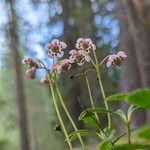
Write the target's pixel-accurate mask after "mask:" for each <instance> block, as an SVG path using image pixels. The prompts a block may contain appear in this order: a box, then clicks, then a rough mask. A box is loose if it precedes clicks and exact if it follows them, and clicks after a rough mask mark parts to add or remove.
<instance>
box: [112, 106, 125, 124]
mask: <svg viewBox="0 0 150 150" xmlns="http://www.w3.org/2000/svg"><path fill="white" fill-rule="evenodd" d="M114 114H116V115H117V116H119V117H121V119H123V121H126V115H125V113H124V112H123V110H122V109H118V110H116V111H115V112H114Z"/></svg>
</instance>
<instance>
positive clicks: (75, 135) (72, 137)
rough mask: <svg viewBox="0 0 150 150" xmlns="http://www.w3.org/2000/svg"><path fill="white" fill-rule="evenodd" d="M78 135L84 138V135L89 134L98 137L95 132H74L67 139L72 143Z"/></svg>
mask: <svg viewBox="0 0 150 150" xmlns="http://www.w3.org/2000/svg"><path fill="white" fill-rule="evenodd" d="M78 134H80V136H85V135H89V134H95V135H98V133H97V132H94V131H91V130H85V129H84V130H78V131H74V132H72V133H71V134H70V135H69V136H68V137H69V139H70V141H74V140H76V139H77V138H78Z"/></svg>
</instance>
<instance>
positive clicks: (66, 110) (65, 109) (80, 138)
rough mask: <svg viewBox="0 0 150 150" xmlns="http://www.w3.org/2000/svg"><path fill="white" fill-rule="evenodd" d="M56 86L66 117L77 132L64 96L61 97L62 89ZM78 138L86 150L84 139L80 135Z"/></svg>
mask: <svg viewBox="0 0 150 150" xmlns="http://www.w3.org/2000/svg"><path fill="white" fill-rule="evenodd" d="M55 85H56V91H57V94H58V97H59V100H60V103H61V105H62V107H63V109H64V111H65V113H66V115H67V117H68V119H69V120H70V122H71V124H72V126H73V128H74V129H75V131H78V129H77V126H76V124H75V122H74V121H73V119H72V117H71V115H70V113H69V111H68V109H67V107H66V105H65V103H64V101H63V97H62V95H61V92H60V89H59V87H58V84H57V83H56V84H55ZM78 137H79V141H80V143H81V145H82V148H83V150H84V149H85V145H84V142H83V139H82V137H81V136H80V134H78Z"/></svg>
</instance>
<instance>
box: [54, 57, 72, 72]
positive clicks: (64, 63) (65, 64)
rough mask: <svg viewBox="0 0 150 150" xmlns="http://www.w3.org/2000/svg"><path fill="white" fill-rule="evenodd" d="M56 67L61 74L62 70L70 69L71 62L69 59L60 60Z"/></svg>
mask: <svg viewBox="0 0 150 150" xmlns="http://www.w3.org/2000/svg"><path fill="white" fill-rule="evenodd" d="M54 68H55V71H56V72H57V73H59V74H60V73H61V72H65V71H68V70H70V68H71V62H70V60H69V59H63V60H60V61H59V62H57V64H56V65H55V67H54Z"/></svg>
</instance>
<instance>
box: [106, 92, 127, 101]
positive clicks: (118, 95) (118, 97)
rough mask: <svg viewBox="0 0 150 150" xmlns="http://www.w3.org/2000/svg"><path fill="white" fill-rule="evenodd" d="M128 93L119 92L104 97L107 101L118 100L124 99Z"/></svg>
mask: <svg viewBox="0 0 150 150" xmlns="http://www.w3.org/2000/svg"><path fill="white" fill-rule="evenodd" d="M127 95H128V94H127V93H120V94H114V95H111V96H108V97H107V98H106V100H107V101H118V100H124V99H125V98H126V96H127Z"/></svg>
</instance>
